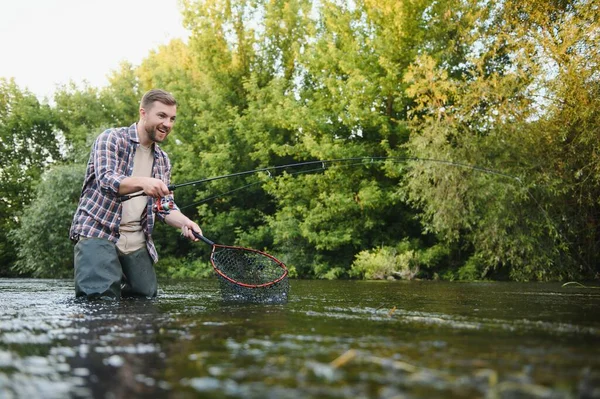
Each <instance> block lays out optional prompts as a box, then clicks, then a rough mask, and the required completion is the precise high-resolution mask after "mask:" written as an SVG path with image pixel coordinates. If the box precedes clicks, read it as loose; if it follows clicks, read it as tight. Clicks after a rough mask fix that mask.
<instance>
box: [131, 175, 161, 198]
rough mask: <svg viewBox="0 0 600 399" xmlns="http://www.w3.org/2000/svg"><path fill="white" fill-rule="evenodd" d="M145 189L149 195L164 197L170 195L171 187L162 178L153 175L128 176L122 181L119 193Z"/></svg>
mask: <svg viewBox="0 0 600 399" xmlns="http://www.w3.org/2000/svg"><path fill="white" fill-rule="evenodd" d="M138 191H143V192H144V194H146V195H147V196H149V197H155V198H156V197H164V196H166V195H169V194H170V192H169V187H167V185H166V184H165V183H164V182H163V181H162V180H160V179H155V178H153V177H133V176H131V177H126V178H125V179H123V180H122V181H121V185H120V186H119V194H120V195H124V194H131V193H135V192H138Z"/></svg>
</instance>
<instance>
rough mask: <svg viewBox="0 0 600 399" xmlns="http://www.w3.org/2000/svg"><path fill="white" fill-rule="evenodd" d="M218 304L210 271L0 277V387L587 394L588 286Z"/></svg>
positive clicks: (307, 291) (293, 295) (592, 299)
mask: <svg viewBox="0 0 600 399" xmlns="http://www.w3.org/2000/svg"><path fill="white" fill-rule="evenodd" d="M290 285H291V288H290V296H289V301H288V302H287V303H286V304H278V305H257V304H230V303H224V302H223V301H222V300H221V296H220V291H219V287H218V285H217V282H216V281H215V280H200V281H186V282H162V283H161V287H160V290H159V297H158V298H157V299H155V300H123V301H121V302H93V303H88V302H79V301H75V300H74V299H73V283H72V281H69V280H29V279H0V398H65V397H73V398H87V397H95V398H134V397H152V398H161V397H165V398H166V397H168V398H194V397H207V398H436V397H439V398H600V289H598V288H583V287H575V286H567V287H561V285H560V284H517V283H449V282H419V281H416V282H414V281H413V282H358V281H298V280H292V281H291V282H290Z"/></svg>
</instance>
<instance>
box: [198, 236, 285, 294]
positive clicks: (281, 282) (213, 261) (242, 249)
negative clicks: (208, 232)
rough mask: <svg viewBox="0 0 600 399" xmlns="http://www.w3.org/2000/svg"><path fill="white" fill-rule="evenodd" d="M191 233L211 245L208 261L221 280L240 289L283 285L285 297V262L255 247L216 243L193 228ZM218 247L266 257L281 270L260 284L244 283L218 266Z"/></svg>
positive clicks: (255, 289) (262, 257)
mask: <svg viewBox="0 0 600 399" xmlns="http://www.w3.org/2000/svg"><path fill="white" fill-rule="evenodd" d="M192 233H193V234H194V236H195V237H196V238H197V239H199V240H201V241H203V242H204V243H206V244H208V245H211V246H212V249H211V253H210V263H211V265H212V267H213V270H214V271H215V272H216V273H217V275H218V277H219V280H220V281H221V282H226V283H229V284H232V285H233V286H235V287H238V288H242V289H249V290H251V291H262V290H261V289H269V288H275V287H283V290H282V293H283V294H284V296H285V297H287V291H288V289H289V283H288V278H287V277H288V274H289V271H288V268H287V267H286V266H285V264H284V263H283V262H282V261H280V260H279V259H277V258H276V257H274V256H273V255H270V254H268V253H266V252H263V251H259V250H257V249H252V248H245V247H239V246H233V245H223V244H216V243H214V242H213V241H211V240H209V239H208V238H206V237H204V236H203V235H202V234H199V233H197V232H195V231H193V230H192ZM218 249H223V250H229V251H235V252H237V253H243V254H246V253H250V254H253V255H256V256H259V257H260V258H259V259H268V260H269V262H271V263H274V264H275V265H277V267H279V268H281V270H282V271H283V272H282V274H281V275H280V276H279V277H277V278H275V279H273V280H271V281H267V282H265V283H261V284H249V283H244V282H241V281H238V280H237V279H234V278H232V277H231V276H228V275H227V274H226V273H224V272H223V270H222V268H221V267H219V266H218V263H219V262H218V261H217V260H216V259H215V258H216V254H217V251H218Z"/></svg>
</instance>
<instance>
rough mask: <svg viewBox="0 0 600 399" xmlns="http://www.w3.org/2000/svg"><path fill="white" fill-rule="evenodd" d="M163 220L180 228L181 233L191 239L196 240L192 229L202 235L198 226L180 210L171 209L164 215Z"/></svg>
mask: <svg viewBox="0 0 600 399" xmlns="http://www.w3.org/2000/svg"><path fill="white" fill-rule="evenodd" d="M165 222H167V224H168V225H169V226H173V227H176V228H178V229H181V235H182V236H184V237H186V238H188V239H190V240H192V241H198V239H197V238H196V236H194V233H193V231H195V232H196V233H198V234H200V235H202V230H201V229H200V227H199V226H198V225H197V224H196V223H194V222H192V221H191V220H190V219H189V218H188V217H187V216H185V215H184V214H183V213H181V212H180V211H177V210H173V211H171V212H169V213H168V214H167V215H165Z"/></svg>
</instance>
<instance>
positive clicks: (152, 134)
mask: <svg viewBox="0 0 600 399" xmlns="http://www.w3.org/2000/svg"><path fill="white" fill-rule="evenodd" d="M157 132H158V129H157V127H156V126H154V127H153V128H150V129H148V127H146V133H148V137H150V140H152V141H153V142H155V143H162V142H163V141H164V139H162V140H161V139H159V138H158V137H157ZM167 133H168V132H167ZM167 133H164V134H165V138H167Z"/></svg>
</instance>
